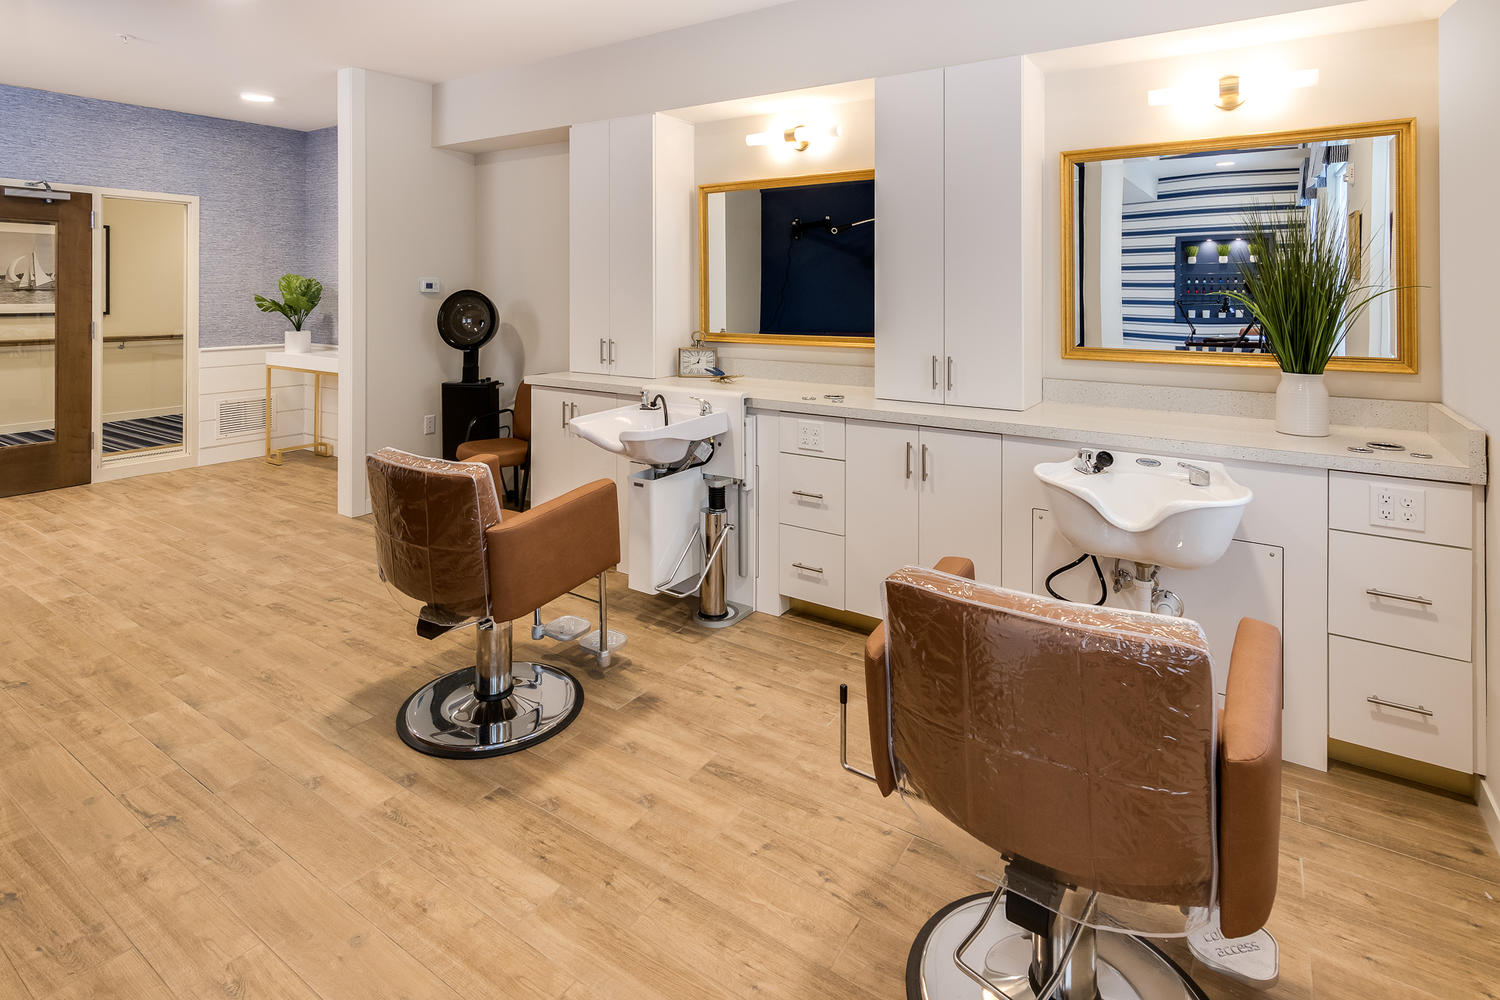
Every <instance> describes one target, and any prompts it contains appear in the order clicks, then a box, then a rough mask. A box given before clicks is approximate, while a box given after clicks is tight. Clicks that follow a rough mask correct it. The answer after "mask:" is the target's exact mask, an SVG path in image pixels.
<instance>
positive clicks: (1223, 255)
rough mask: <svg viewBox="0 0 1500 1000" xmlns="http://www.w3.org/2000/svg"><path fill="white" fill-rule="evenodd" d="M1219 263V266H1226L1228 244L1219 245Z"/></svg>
mask: <svg viewBox="0 0 1500 1000" xmlns="http://www.w3.org/2000/svg"><path fill="white" fill-rule="evenodd" d="M1219 263H1220V264H1228V263H1229V244H1228V243H1220V244H1219Z"/></svg>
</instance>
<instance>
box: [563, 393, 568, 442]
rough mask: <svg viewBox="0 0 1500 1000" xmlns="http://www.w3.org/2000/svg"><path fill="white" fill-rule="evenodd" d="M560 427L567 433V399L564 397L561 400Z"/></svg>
mask: <svg viewBox="0 0 1500 1000" xmlns="http://www.w3.org/2000/svg"><path fill="white" fill-rule="evenodd" d="M562 429H563V433H564V434H566V433H568V401H567V400H566V399H565V400H563V401H562Z"/></svg>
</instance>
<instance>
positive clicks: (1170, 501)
mask: <svg viewBox="0 0 1500 1000" xmlns="http://www.w3.org/2000/svg"><path fill="white" fill-rule="evenodd" d="M1108 454H1109V453H1108V452H1089V451H1086V452H1083V453H1081V454H1080V457H1079V458H1077V459H1071V460H1069V461H1066V462H1043V463H1041V464H1040V465H1038V466H1037V467H1036V470H1035V471H1036V476H1037V478H1038V479H1040V480H1041V482H1042V486H1043V487H1044V489H1045V490H1046V493H1047V498H1048V501H1049V504H1050V507H1051V510H1052V513H1053V515H1054V516H1055V517H1056V518H1057V529H1058V530H1059V531H1061V532H1062V533H1063V534H1064V535H1065V536H1066V537H1067V538H1068V540H1069V541H1071V542H1072V543H1073V544H1074V545H1077V546H1078V547H1079V548H1081V549H1083V550H1084V551H1085V552H1088V553H1090V554H1092V555H1096V556H1100V557H1110V558H1114V559H1127V560H1133V561H1135V562H1139V563H1147V564H1153V565H1157V566H1165V567H1170V568H1174V569H1198V568H1200V567H1203V566H1207V565H1209V564H1210V563H1213V562H1214V561H1216V560H1217V559H1218V558H1219V557H1220V556H1222V555H1223V554H1224V550H1225V549H1227V548H1229V543H1230V541H1231V540H1232V539H1233V538H1234V532H1235V529H1236V528H1238V527H1239V524H1240V515H1241V514H1243V513H1244V510H1245V505H1246V504H1248V503H1249V502H1250V498H1251V497H1252V496H1253V494H1252V493H1251V492H1250V490H1249V489H1247V488H1246V487H1244V486H1241V485H1240V484H1239V483H1237V482H1235V481H1234V480H1233V479H1231V478H1230V476H1229V473H1228V472H1226V471H1225V469H1224V466H1222V465H1220V464H1219V463H1218V462H1183V461H1179V460H1178V459H1175V458H1166V457H1158V456H1155V455H1138V454H1135V453H1132V452H1114V453H1113V456H1112V457H1113V463H1112V464H1110V465H1109V466H1108V467H1107V468H1105V469H1103V470H1102V471H1099V472H1093V473H1090V472H1085V471H1083V470H1082V469H1081V468H1080V467H1079V466H1080V465H1083V464H1087V461H1086V460H1085V459H1084V457H1083V456H1098V455H1108ZM1195 482H1196V483H1197V484H1198V485H1195Z"/></svg>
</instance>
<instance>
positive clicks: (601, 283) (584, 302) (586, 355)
mask: <svg viewBox="0 0 1500 1000" xmlns="http://www.w3.org/2000/svg"><path fill="white" fill-rule="evenodd" d="M609 134H610V123H609V122H607V121H604V122H588V123H586V124H583V125H574V126H573V127H572V129H571V130H570V131H569V136H568V368H569V370H571V371H575V372H599V371H605V370H606V369H607V367H608V363H607V357H608V345H607V342H608V340H609V283H610V277H609V172H610V171H609Z"/></svg>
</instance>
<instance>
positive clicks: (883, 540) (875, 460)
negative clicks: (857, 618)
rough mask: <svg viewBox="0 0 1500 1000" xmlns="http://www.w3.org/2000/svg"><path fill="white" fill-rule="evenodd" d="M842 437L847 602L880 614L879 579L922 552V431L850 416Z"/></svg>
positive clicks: (866, 612)
mask: <svg viewBox="0 0 1500 1000" xmlns="http://www.w3.org/2000/svg"><path fill="white" fill-rule="evenodd" d="M844 441H845V445H844V449H845V450H844V494H845V496H846V497H847V500H846V507H845V514H844V538H845V544H844V602H845V603H844V606H845V607H846V608H847V609H848V610H850V611H855V612H858V613H859V614H862V615H869V616H870V617H871V618H879V617H880V616H881V615H882V614H883V613H884V604H883V601H882V597H881V590H882V588H881V583H882V582H883V581H884V580H885V578H886V577H887V576H889V575H890V574H891V572H892V571H893V570H896V569H899V568H901V567H902V566H908V565H911V564H912V563H915V562H917V559H918V557H919V555H920V553H919V550H918V545H917V502H918V501H917V490H918V486H919V484H920V478H919V477H920V475H921V470H920V468H919V467H918V466H919V462H920V458H921V455H920V451H919V444H920V442H919V441H918V431H917V428H915V427H911V426H908V425H904V424H885V423H874V422H866V421H863V420H851V421H849V423H848V426H847V428H846V429H845V436H844Z"/></svg>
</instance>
